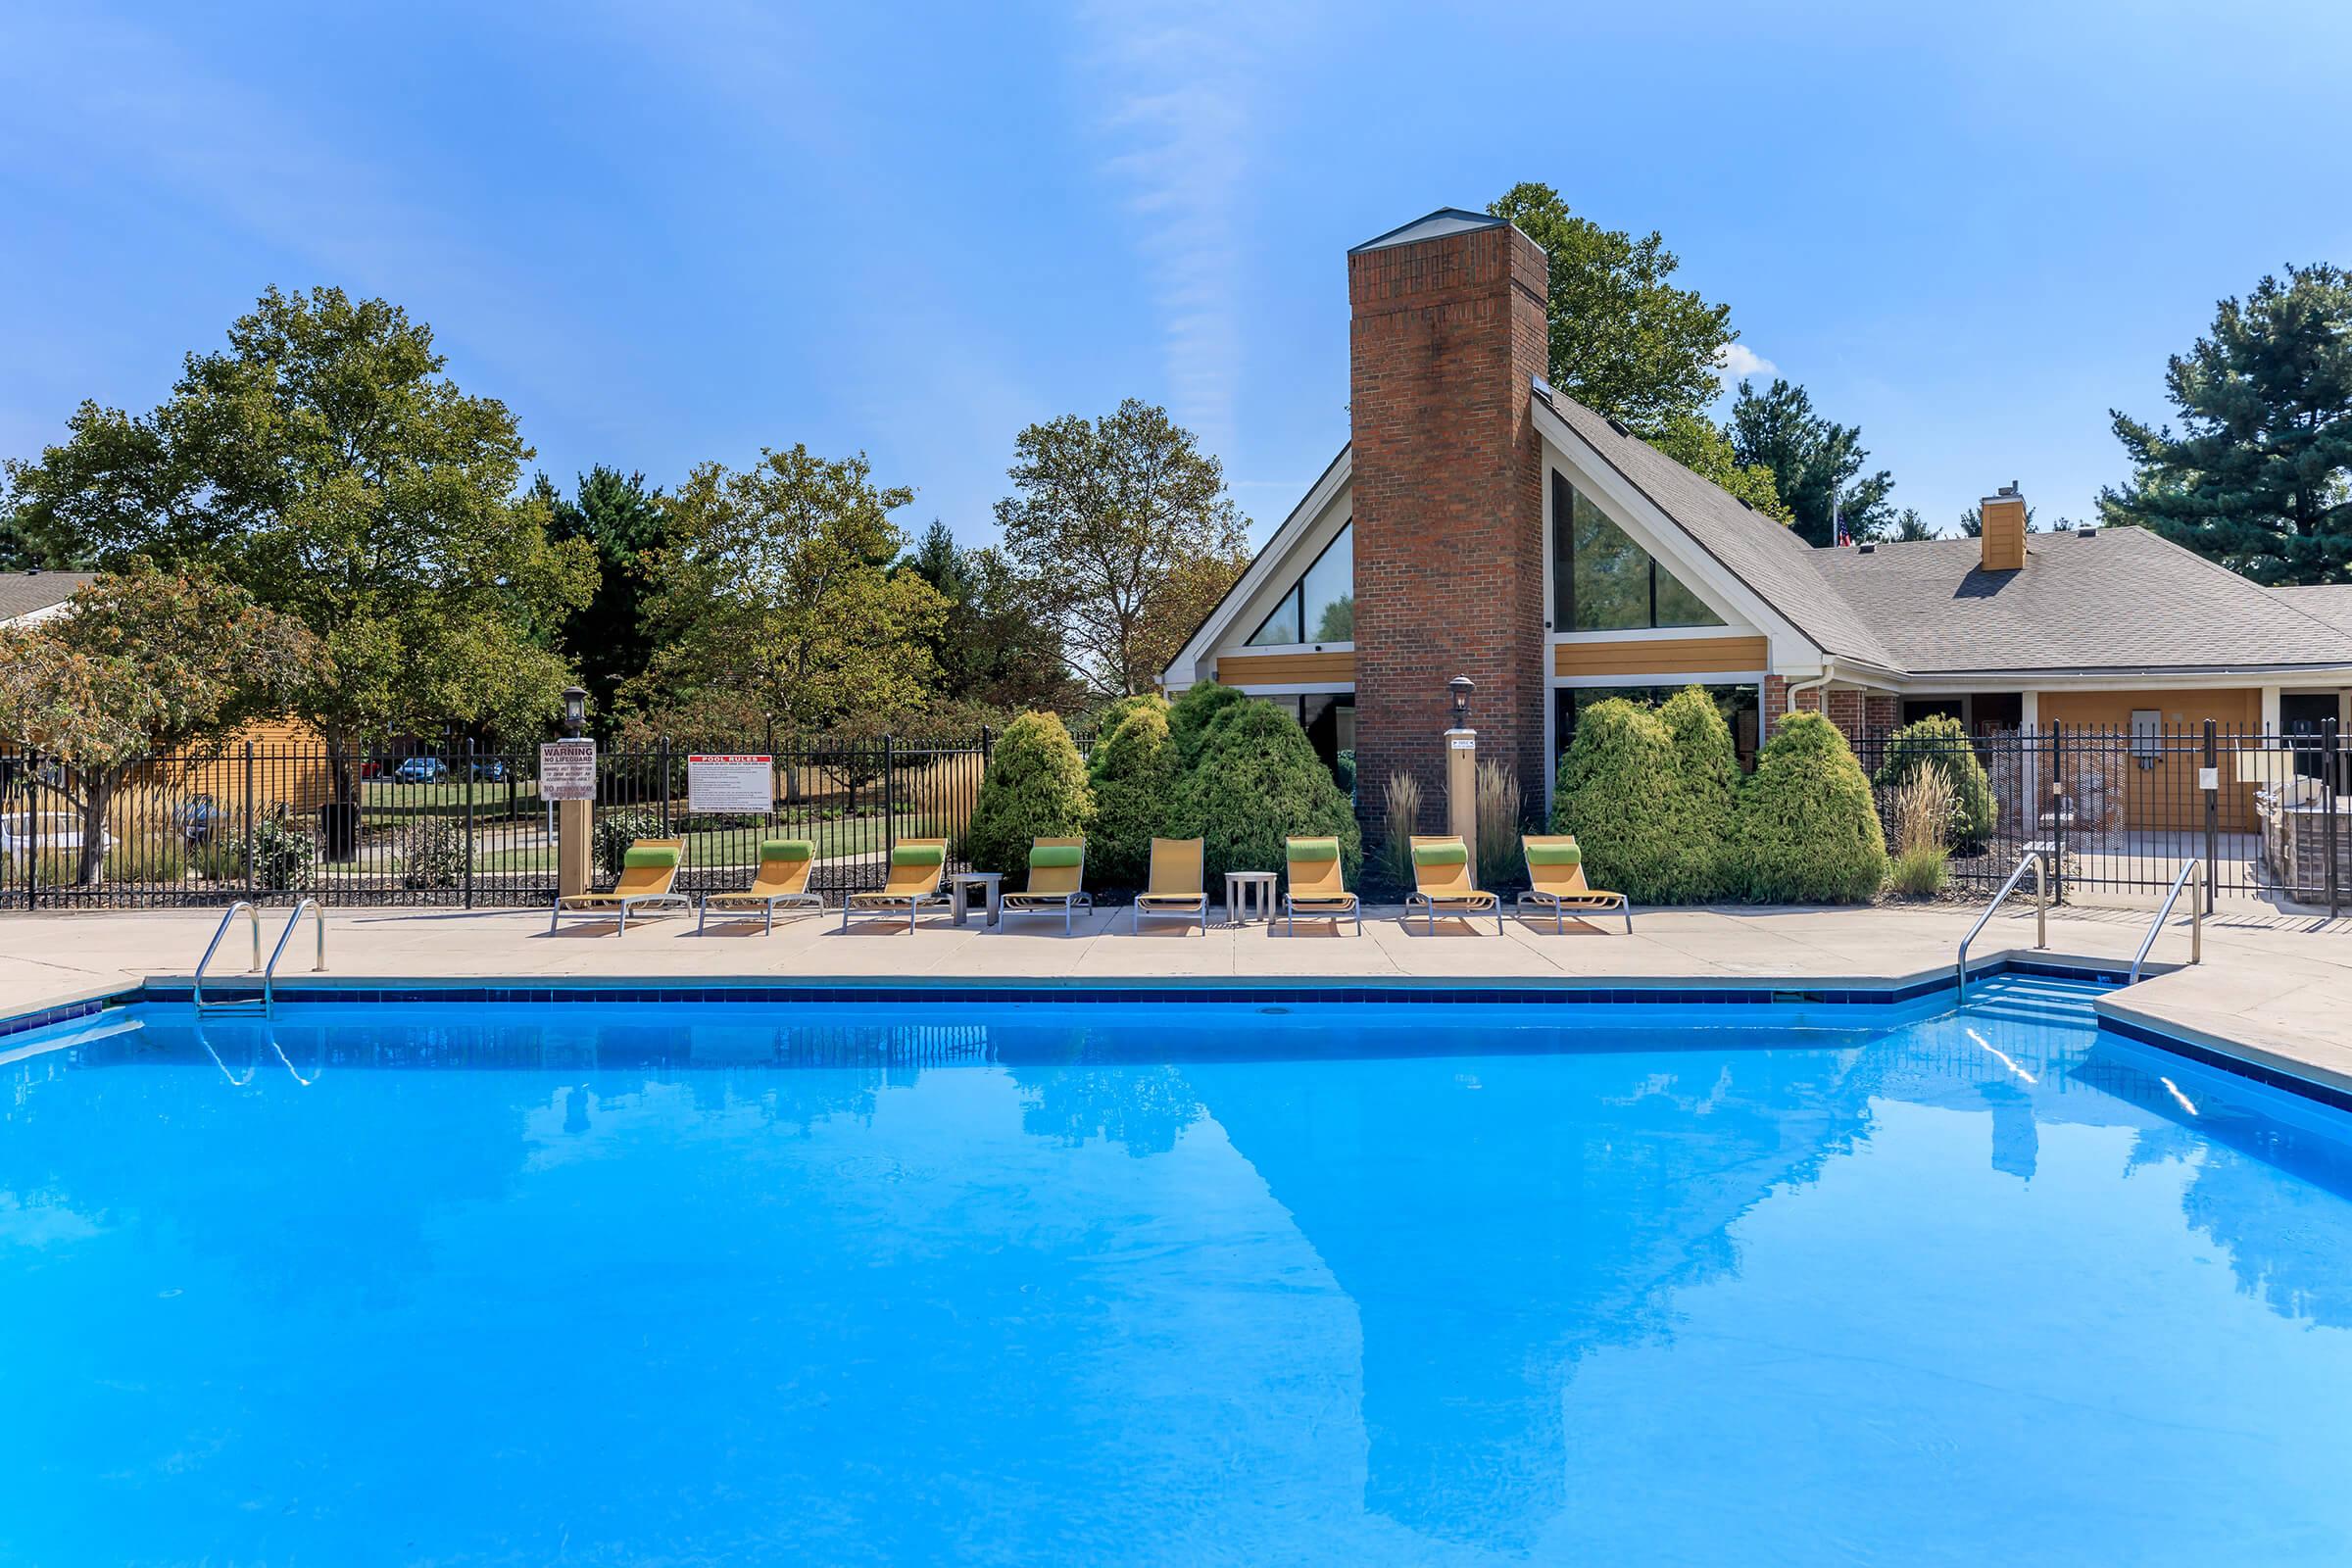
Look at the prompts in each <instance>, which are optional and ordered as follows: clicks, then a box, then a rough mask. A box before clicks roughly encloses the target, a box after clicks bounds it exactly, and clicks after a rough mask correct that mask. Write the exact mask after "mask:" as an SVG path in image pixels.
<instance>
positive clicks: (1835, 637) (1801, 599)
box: [1537, 391, 1974, 669]
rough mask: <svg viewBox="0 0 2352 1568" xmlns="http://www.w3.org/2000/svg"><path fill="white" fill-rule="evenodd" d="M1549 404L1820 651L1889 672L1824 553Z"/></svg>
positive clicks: (1585, 416)
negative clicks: (1825, 566) (1826, 569)
mask: <svg viewBox="0 0 2352 1568" xmlns="http://www.w3.org/2000/svg"><path fill="white" fill-rule="evenodd" d="M1537 396H1538V397H1542V396H1544V393H1543V392H1542V391H1539V392H1538V393H1537ZM1550 407H1551V411H1552V412H1553V413H1554V414H1557V415H1558V416H1559V417H1560V418H1561V419H1562V421H1564V422H1565V423H1566V424H1567V426H1568V428H1569V429H1571V430H1573V431H1575V432H1576V433H1577V435H1579V436H1581V437H1583V439H1584V441H1585V443H1586V444H1587V445H1588V446H1590V447H1591V448H1592V449H1593V453H1594V454H1595V455H1596V456H1597V457H1599V459H1600V460H1601V461H1602V462H1603V463H1606V464H1607V465H1608V466H1610V467H1612V468H1615V469H1616V470H1617V471H1618V472H1619V473H1621V474H1623V475H1625V477H1626V478H1627V480H1629V481H1630V482H1631V483H1632V484H1633V485H1634V487H1635V488H1637V489H1639V490H1640V491H1641V492H1642V494H1643V495H1645V496H1647V497H1649V499H1650V500H1651V502H1653V503H1654V504H1655V505H1656V506H1657V508H1658V510H1659V511H1661V512H1663V513H1665V514H1666V515H1668V516H1670V517H1672V518H1673V519H1674V520H1675V521H1676V522H1678V523H1680V524H1681V525H1682V528H1683V531H1684V532H1685V533H1687V534H1689V535H1690V536H1691V539H1692V540H1694V541H1695V542H1696V543H1697V544H1698V546H1699V548H1700V549H1702V550H1704V551H1706V552H1707V553H1708V554H1709V555H1711V556H1713V557H1714V558H1715V559H1716V560H1717V561H1719V562H1721V563H1722V564H1723V565H1724V567H1725V569H1727V570H1729V571H1730V572H1731V573H1732V574H1733V575H1734V576H1736V577H1738V578H1739V579H1740V581H1741V582H1744V583H1746V584H1747V585H1748V587H1749V588H1751V589H1753V590H1754V591H1755V593H1756V595H1757V597H1759V598H1761V599H1762V600H1764V602H1765V603H1767V604H1769V605H1771V606H1772V608H1773V609H1775V610H1777V611H1779V612H1780V613H1781V614H1782V615H1783V616H1785V617H1787V619H1788V620H1789V623H1790V624H1791V625H1793V626H1795V627H1796V628H1797V630H1799V631H1801V632H1803V633H1804V634H1805V635H1806V636H1807V637H1809V638H1811V639H1812V640H1813V641H1814V642H1815V643H1816V644H1817V645H1819V646H1820V647H1821V648H1822V649H1823V650H1824V651H1825V652H1828V653H1832V654H1837V655H1839V656H1841V657H1844V658H1848V659H1860V660H1866V661H1868V662H1871V663H1874V664H1880V665H1884V666H1886V667H1887V668H1889V669H1893V668H1898V667H1900V666H1899V665H1898V664H1897V662H1896V660H1895V656H1894V654H1893V653H1892V652H1891V651H1890V650H1889V649H1888V647H1887V644H1886V643H1885V642H1884V641H1883V640H1882V639H1881V638H1880V636H1879V635H1878V633H1877V631H1876V630H1874V629H1873V627H1872V626H1871V624H1870V623H1869V622H1868V621H1866V620H1865V619H1863V618H1862V617H1861V616H1860V615H1857V614H1856V613H1854V611H1853V608H1852V607H1851V606H1849V605H1847V604H1846V603H1845V602H1844V600H1842V599H1841V598H1840V597H1839V596H1838V594H1837V593H1836V592H1835V591H1833V590H1832V589H1831V588H1830V586H1829V584H1828V582H1827V581H1826V580H1825V579H1824V578H1823V576H1822V564H1821V560H1820V558H1821V557H1823V556H1826V555H1829V554H1830V552H1828V551H1825V550H1816V549H1814V548H1813V547H1812V546H1811V545H1808V544H1806V543H1805V542H1804V541H1803V540H1802V539H1800V538H1798V537H1797V536H1796V535H1795V534H1793V533H1791V532H1789V530H1788V529H1787V528H1786V527H1784V526H1782V525H1781V524H1780V523H1778V522H1775V521H1774V520H1773V519H1772V518H1770V517H1767V516H1766V515H1763V514H1762V513H1760V512H1756V511H1753V510H1751V509H1749V508H1747V507H1745V506H1742V505H1741V504H1740V501H1739V500H1738V499H1737V498H1736V497H1734V496H1733V495H1732V494H1731V493H1730V492H1728V491H1726V490H1723V489H1721V488H1719V487H1718V486H1716V485H1715V484H1713V483H1711V482H1709V481H1708V480H1705V479H1702V478H1700V477H1699V476H1698V475H1697V474H1695V473H1692V472H1691V470H1690V469H1689V468H1686V467H1684V466H1682V465H1681V464H1679V463H1677V462H1675V461H1674V460H1673V459H1672V458H1670V457H1667V456H1666V455H1665V454H1664V453H1662V452H1660V451H1658V450H1657V449H1656V448H1654V447H1652V446H1651V445H1649V443H1648V442H1646V441H1643V440H1642V439H1641V438H1640V437H1639V436H1632V435H1621V434H1619V433H1618V430H1617V427H1616V426H1615V425H1613V424H1611V423H1609V421H1608V420H1607V419H1605V418H1603V417H1601V416H1599V415H1597V414H1595V413H1593V411H1592V410H1591V409H1588V408H1586V407H1585V406H1584V405H1583V404H1581V403H1579V402H1577V401H1576V400H1575V399H1574V398H1571V397H1568V396H1566V395H1565V394H1562V393H1559V392H1553V393H1551V395H1550ZM1971 548H1972V549H1973V548H1974V546H1973V545H1972V546H1971Z"/></svg>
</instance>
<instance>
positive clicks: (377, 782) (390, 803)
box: [360, 778, 547, 827]
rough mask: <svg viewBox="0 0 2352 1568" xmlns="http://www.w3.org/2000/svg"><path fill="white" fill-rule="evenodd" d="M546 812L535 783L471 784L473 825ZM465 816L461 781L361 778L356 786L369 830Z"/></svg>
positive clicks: (495, 782) (486, 782)
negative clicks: (413, 820)
mask: <svg viewBox="0 0 2352 1568" xmlns="http://www.w3.org/2000/svg"><path fill="white" fill-rule="evenodd" d="M510 802H512V810H511V811H510V808H509V803H510ZM546 810H547V803H546V802H544V801H542V800H540V799H539V786H538V783H537V781H536V780H533V779H523V778H518V779H515V780H512V781H506V782H501V781H494V780H491V779H486V778H485V779H476V780H475V781H474V785H473V819H474V820H475V821H476V822H481V821H487V820H500V821H504V820H509V819H511V817H524V816H537V815H541V814H543V813H545V811H546ZM465 815H466V785H465V784H464V782H462V781H451V782H447V783H441V784H402V783H399V782H397V781H395V780H392V779H381V778H371V779H363V780H362V781H361V783H360V820H361V821H362V822H363V823H364V824H366V825H368V826H370V827H373V826H378V825H380V824H384V823H390V822H403V821H407V820H409V819H410V818H412V817H418V816H447V817H452V818H457V819H463V818H464V816H465Z"/></svg>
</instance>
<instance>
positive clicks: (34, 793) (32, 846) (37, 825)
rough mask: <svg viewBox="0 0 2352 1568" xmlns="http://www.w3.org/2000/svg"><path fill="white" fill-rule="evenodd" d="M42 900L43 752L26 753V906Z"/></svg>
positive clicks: (35, 905)
mask: <svg viewBox="0 0 2352 1568" xmlns="http://www.w3.org/2000/svg"><path fill="white" fill-rule="evenodd" d="M40 902H41V754H40V753H38V752H26V753H25V908H26V909H28V910H29V909H33V908H36V907H39V905H40Z"/></svg>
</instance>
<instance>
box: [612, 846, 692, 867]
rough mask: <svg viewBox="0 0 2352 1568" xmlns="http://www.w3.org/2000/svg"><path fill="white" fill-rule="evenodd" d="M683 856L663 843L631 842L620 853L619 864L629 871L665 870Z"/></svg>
mask: <svg viewBox="0 0 2352 1568" xmlns="http://www.w3.org/2000/svg"><path fill="white" fill-rule="evenodd" d="M682 858H684V857H683V856H682V855H681V854H680V853H679V852H678V851H676V850H673V849H670V848H668V847H667V846H665V845H653V844H632V845H630V846H629V847H628V849H626V850H625V851H623V852H622V853H621V857H620V863H621V865H622V866H623V867H624V868H626V869H628V870H631V871H643V870H647V869H653V870H662V871H666V870H668V869H669V868H670V867H671V866H673V865H675V864H677V863H678V861H679V860H680V859H682Z"/></svg>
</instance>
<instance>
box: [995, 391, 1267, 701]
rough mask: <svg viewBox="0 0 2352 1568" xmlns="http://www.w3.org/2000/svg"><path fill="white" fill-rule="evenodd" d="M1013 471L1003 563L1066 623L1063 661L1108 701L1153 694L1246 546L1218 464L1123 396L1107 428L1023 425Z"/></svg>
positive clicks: (1078, 423)
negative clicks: (1151, 689) (1213, 586)
mask: <svg viewBox="0 0 2352 1568" xmlns="http://www.w3.org/2000/svg"><path fill="white" fill-rule="evenodd" d="M1010 473H1011V478H1012V482H1013V487H1014V491H1015V494H1013V495H1012V496H1010V497H1008V498H1006V499H1005V500H1004V501H1001V502H999V503H997V521H998V523H999V525H1000V526H1002V527H1003V529H1004V530H1005V553H1006V555H1007V556H1008V557H1010V559H1011V560H1012V562H1013V564H1015V565H1016V566H1017V567H1018V568H1019V570H1020V573H1021V575H1022V577H1023V579H1024V580H1025V581H1026V582H1027V584H1028V585H1029V588H1030V590H1031V591H1032V592H1033V593H1034V595H1035V596H1036V600H1037V602H1038V603H1039V604H1040V605H1041V606H1043V607H1045V608H1046V609H1048V610H1049V611H1050V612H1051V613H1053V614H1054V616H1055V617H1056V619H1057V620H1058V621H1059V623H1060V627H1061V635H1062V645H1063V650H1064V654H1065V657H1067V658H1068V659H1069V661H1070V662H1071V663H1072V665H1073V666H1074V667H1075V668H1076V670H1077V671H1078V673H1079V675H1080V676H1081V678H1083V679H1084V680H1085V681H1086V682H1087V683H1088V684H1089V685H1090V686H1092V687H1093V688H1094V689H1095V690H1096V691H1098V692H1100V693H1102V694H1103V695H1105V696H1114V697H1115V696H1122V695H1125V694H1127V693H1130V692H1138V691H1144V690H1146V689H1148V688H1149V687H1150V686H1151V684H1152V681H1153V680H1155V679H1156V678H1157V677H1158V675H1159V672H1160V670H1161V669H1162V668H1163V667H1164V666H1165V663H1166V661H1167V659H1168V658H1171V657H1173V655H1174V652H1175V649H1176V648H1177V646H1179V645H1180V644H1181V643H1182V642H1183V640H1184V638H1185V637H1187V636H1189V635H1190V634H1191V632H1192V631H1193V628H1194V626H1195V625H1197V624H1198V616H1197V615H1195V616H1194V618H1193V619H1191V620H1187V619H1186V618H1185V617H1186V616H1188V615H1194V612H1195V611H1196V610H1201V611H1202V612H1203V613H1204V611H1205V606H1204V605H1202V603H1201V601H1202V599H1203V597H1204V596H1206V597H1207V603H1208V604H1213V603H1214V602H1215V598H1214V596H1213V595H1208V592H1207V585H1208V584H1209V583H1211V582H1214V581H1215V579H1216V577H1217V575H1218V573H1219V572H1220V571H1223V570H1225V569H1226V568H1227V567H1230V566H1231V565H1232V564H1233V563H1234V562H1236V561H1237V560H1239V559H1241V558H1242V557H1243V555H1244V553H1245V551H1246V549H1247V544H1248V538H1247V523H1246V520H1245V519H1244V518H1243V516H1242V515H1241V514H1240V512H1239V511H1238V510H1237V509H1236V508H1235V507H1234V504H1233V498H1232V497H1231V496H1229V495H1228V494H1227V493H1226V490H1225V474H1224V469H1223V467H1222V466H1220V465H1219V464H1218V462H1217V460H1216V459H1215V458H1213V457H1210V456H1209V455H1208V454H1207V453H1204V452H1202V451H1201V447H1200V443H1199V442H1198V441H1197V440H1196V439H1195V438H1194V436H1193V433H1192V432H1191V431H1189V430H1187V429H1185V428H1183V427H1182V426H1181V425H1179V424H1177V423H1176V422H1175V421H1174V420H1172V419H1170V418H1169V417H1168V413H1167V411H1166V410H1165V409H1160V408H1154V407H1152V405H1150V404H1148V403H1144V402H1142V401H1140V400H1138V399H1135V398H1129V399H1128V400H1127V401H1126V402H1124V403H1122V404H1120V405H1119V407H1118V409H1117V411H1116V412H1115V413H1112V414H1109V415H1106V416H1104V417H1103V418H1102V419H1100V420H1092V419H1087V418H1085V417H1081V416H1079V415H1075V414H1072V415H1065V416H1063V417H1060V418H1058V419H1053V420H1050V421H1048V422H1047V423H1044V424H1033V425H1031V426H1029V427H1028V428H1027V429H1025V430H1023V431H1022V432H1021V433H1020V435H1019V436H1018V437H1017V438H1015V441H1014V457H1013V465H1012V467H1011V470H1010ZM1230 585H1231V578H1230V577H1227V578H1226V579H1225V581H1224V582H1223V583H1222V584H1220V585H1218V586H1217V587H1216V593H1217V594H1222V593H1223V592H1224V590H1225V588H1226V587H1229V586H1230Z"/></svg>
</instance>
